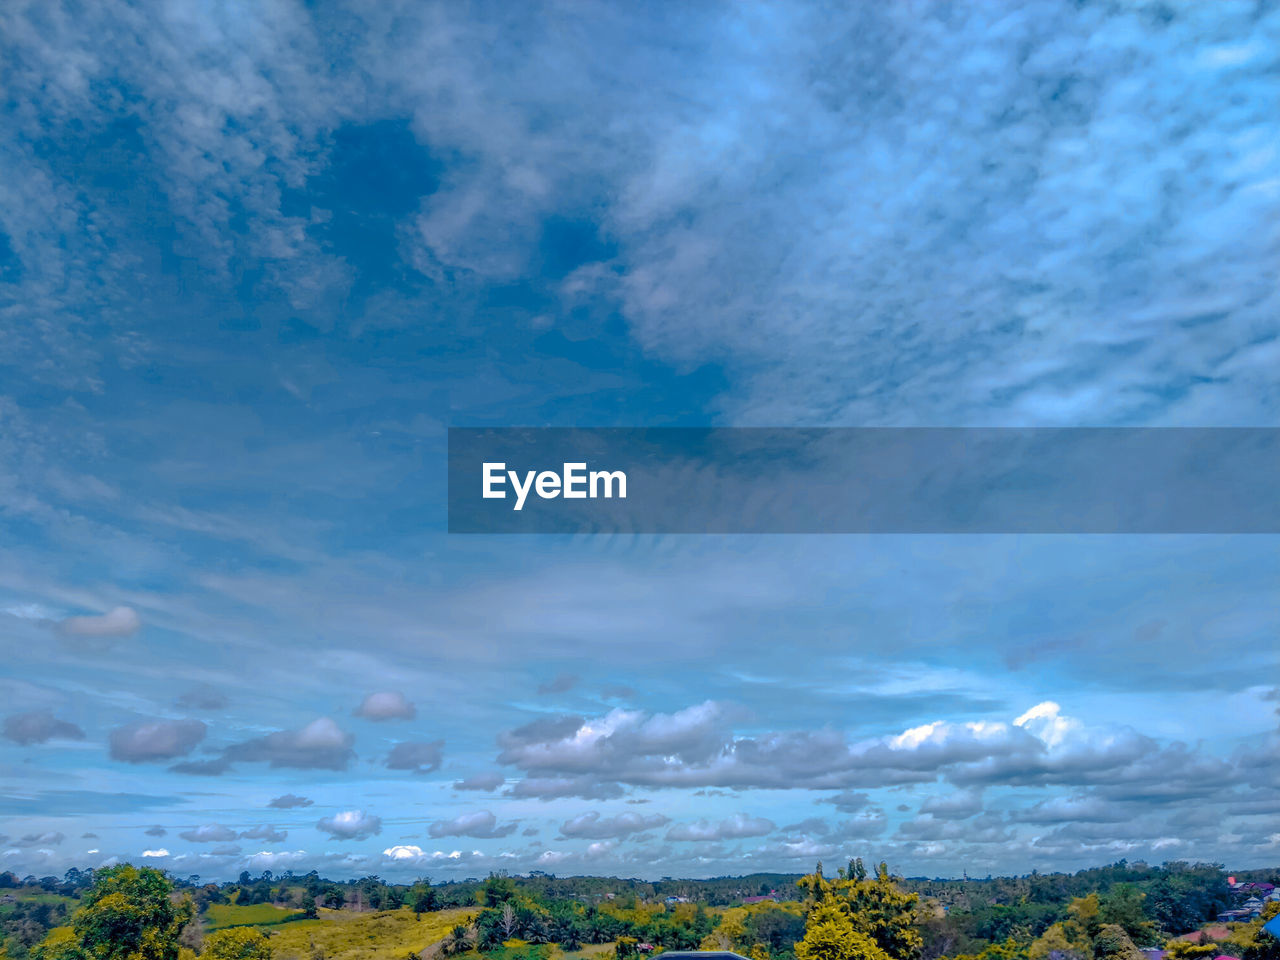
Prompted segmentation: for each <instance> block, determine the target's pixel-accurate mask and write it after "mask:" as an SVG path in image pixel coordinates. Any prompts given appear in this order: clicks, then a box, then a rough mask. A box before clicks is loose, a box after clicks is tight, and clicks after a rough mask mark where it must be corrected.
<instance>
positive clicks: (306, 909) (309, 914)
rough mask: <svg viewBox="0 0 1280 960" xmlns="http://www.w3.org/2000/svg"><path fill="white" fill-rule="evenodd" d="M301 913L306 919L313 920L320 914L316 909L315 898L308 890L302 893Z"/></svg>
mask: <svg viewBox="0 0 1280 960" xmlns="http://www.w3.org/2000/svg"><path fill="white" fill-rule="evenodd" d="M302 915H303V916H304V917H306V918H307V919H308V920H314V919H315V918H316V917H318V916H319V915H320V911H319V910H318V909H316V898H315V896H313V895H312V894H311V893H310V892H308V893H304V894H303V895H302Z"/></svg>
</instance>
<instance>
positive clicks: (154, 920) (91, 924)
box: [37, 864, 193, 960]
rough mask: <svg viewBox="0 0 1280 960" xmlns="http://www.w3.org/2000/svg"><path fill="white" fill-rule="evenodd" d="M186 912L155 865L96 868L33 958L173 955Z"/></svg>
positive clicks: (165, 958)
mask: <svg viewBox="0 0 1280 960" xmlns="http://www.w3.org/2000/svg"><path fill="white" fill-rule="evenodd" d="M192 913H193V910H192V904H191V898H190V897H183V898H182V899H181V900H175V899H174V891H173V884H172V883H171V882H170V881H169V879H168V878H167V877H166V876H165V875H164V874H163V873H161V872H160V871H159V870H152V869H151V868H149V867H143V868H141V869H139V868H137V867H133V866H130V865H128V864H124V865H122V866H119V867H112V868H110V869H108V870H102V871H100V872H99V873H98V875H97V876H96V878H95V879H94V883H93V886H92V887H90V888H89V890H88V891H86V893H85V895H84V898H83V900H82V902H81V906H80V908H79V909H78V910H76V912H75V914H74V915H73V916H72V918H71V927H70V928H66V927H60V928H58V929H56V930H51V931H50V932H49V935H48V936H47V937H45V939H44V941H43V942H42V943H40V944H39V946H38V947H37V950H38V951H39V957H38V960H178V935H179V934H180V933H181V932H182V928H183V926H184V925H185V924H186V923H187V922H189V921H190V920H191V916H192Z"/></svg>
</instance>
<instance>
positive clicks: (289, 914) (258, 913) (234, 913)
mask: <svg viewBox="0 0 1280 960" xmlns="http://www.w3.org/2000/svg"><path fill="white" fill-rule="evenodd" d="M300 916H302V911H301V910H290V909H288V908H286V907H277V906H274V905H272V904H270V903H252V904H245V905H244V906H241V905H240V904H236V903H211V904H209V907H208V909H207V910H206V911H205V915H204V928H205V930H207V931H210V932H212V931H214V930H225V929H226V928H227V927H273V926H276V925H277V924H281V923H287V922H289V921H290V920H292V919H293V918H294V917H300Z"/></svg>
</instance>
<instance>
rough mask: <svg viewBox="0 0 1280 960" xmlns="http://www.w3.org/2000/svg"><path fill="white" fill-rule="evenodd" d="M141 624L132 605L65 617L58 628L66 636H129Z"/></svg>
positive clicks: (135, 631) (136, 630)
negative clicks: (97, 614) (98, 613)
mask: <svg viewBox="0 0 1280 960" xmlns="http://www.w3.org/2000/svg"><path fill="white" fill-rule="evenodd" d="M141 625H142V621H141V620H139V619H138V614H137V612H136V611H135V610H134V609H133V608H132V607H115V608H113V609H111V610H108V611H107V612H106V613H104V614H102V615H101V616H88V617H67V619H65V620H63V621H61V622H60V623H59V624H58V630H59V632H60V633H62V634H63V635H64V636H68V637H92V638H100V637H131V636H133V635H134V634H135V633H137V632H138V628H139V627H140V626H141Z"/></svg>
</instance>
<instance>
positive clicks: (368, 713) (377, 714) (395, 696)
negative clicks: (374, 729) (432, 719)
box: [355, 692, 418, 721]
mask: <svg viewBox="0 0 1280 960" xmlns="http://www.w3.org/2000/svg"><path fill="white" fill-rule="evenodd" d="M355 715H356V716H357V717H363V718H364V719H366V720H376V721H381V720H412V719H413V718H414V717H416V716H417V715H418V710H417V708H416V707H414V705H413V704H412V703H410V702H409V701H408V700H406V699H405V696H404V694H403V693H398V692H386V693H371V694H369V695H368V696H367V697H365V698H364V700H363V701H362V702H361V703H360V706H359V707H357V708H356V710H355Z"/></svg>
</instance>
